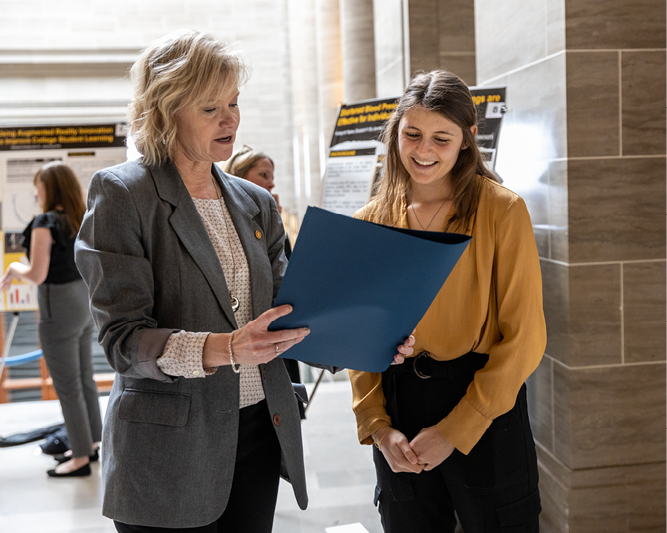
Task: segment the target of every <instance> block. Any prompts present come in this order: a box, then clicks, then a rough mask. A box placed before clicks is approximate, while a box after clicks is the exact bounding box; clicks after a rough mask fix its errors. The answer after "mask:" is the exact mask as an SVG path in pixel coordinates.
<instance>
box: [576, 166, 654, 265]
mask: <svg viewBox="0 0 667 533" xmlns="http://www.w3.org/2000/svg"><path fill="white" fill-rule="evenodd" d="M568 194H569V197H568V203H569V231H570V242H569V255H570V261H571V262H572V263H578V262H592V261H631V260H641V259H664V257H665V218H664V209H665V159H664V158H621V159H597V160H570V161H569V163H568Z"/></svg>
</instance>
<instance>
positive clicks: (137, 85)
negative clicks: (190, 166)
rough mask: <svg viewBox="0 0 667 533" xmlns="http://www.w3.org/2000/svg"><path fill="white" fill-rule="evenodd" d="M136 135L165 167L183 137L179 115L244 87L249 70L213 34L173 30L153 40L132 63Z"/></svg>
mask: <svg viewBox="0 0 667 533" xmlns="http://www.w3.org/2000/svg"><path fill="white" fill-rule="evenodd" d="M130 77H131V78H132V82H133V85H134V94H133V97H132V102H131V103H130V107H129V110H128V121H129V123H130V135H132V137H133V140H134V143H135V145H136V147H137V150H138V151H139V152H140V153H141V154H142V155H143V156H144V163H145V164H146V165H162V164H164V163H165V162H166V161H167V160H168V159H169V157H170V155H171V153H172V150H173V147H174V143H175V140H176V136H177V128H176V120H175V115H176V113H177V112H178V111H179V110H180V109H183V108H186V107H196V106H198V105H202V104H203V103H204V102H205V101H208V100H210V99H211V98H212V97H213V98H218V97H219V96H222V95H224V94H227V93H228V92H229V91H230V90H233V89H235V88H236V87H240V86H241V85H243V84H244V83H245V82H246V81H247V79H248V77H249V69H248V67H247V66H246V65H245V63H244V61H243V59H242V58H241V57H240V55H239V54H238V52H235V51H233V50H232V49H231V47H230V46H228V45H226V44H224V43H222V42H220V41H219V40H218V39H216V38H215V37H214V36H213V35H211V34H210V33H203V32H199V31H195V30H191V31H179V32H176V33H172V34H170V35H167V36H166V37H163V38H162V39H159V40H157V41H155V42H153V43H151V44H150V45H149V46H148V47H147V48H146V49H145V50H144V51H143V52H142V53H141V55H140V57H139V59H138V60H137V62H136V63H135V64H134V65H133V66H132V69H131V71H130Z"/></svg>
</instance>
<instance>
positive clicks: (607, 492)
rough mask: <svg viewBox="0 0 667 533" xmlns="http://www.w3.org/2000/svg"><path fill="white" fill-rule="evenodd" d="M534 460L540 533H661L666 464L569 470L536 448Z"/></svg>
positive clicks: (539, 448) (663, 513) (663, 528)
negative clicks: (609, 519)
mask: <svg viewBox="0 0 667 533" xmlns="http://www.w3.org/2000/svg"><path fill="white" fill-rule="evenodd" d="M537 458H538V468H539V473H540V494H541V496H542V514H541V515H540V531H541V532H542V533H552V532H557V533H566V532H569V531H578V532H581V533H591V532H593V533H597V532H599V533H606V531H620V532H623V533H631V532H632V533H634V532H640V531H641V532H647V533H648V532H651V533H652V532H656V533H657V532H662V531H664V530H665V505H664V501H665V463H664V462H661V463H654V464H644V465H630V466H612V467H604V468H588V469H583V470H572V469H569V468H567V467H566V466H565V465H564V464H563V463H561V462H560V461H559V460H558V459H557V458H556V457H554V456H553V455H552V454H550V453H549V452H548V451H546V450H544V448H542V447H541V446H540V445H539V444H538V446H537ZM612 502H614V509H613V510H612V511H609V508H610V507H611V504H612ZM606 511H607V512H606ZM608 515H612V516H614V517H615V518H616V522H617V524H609V523H608V522H607V516H608ZM619 527H621V529H618V528H619Z"/></svg>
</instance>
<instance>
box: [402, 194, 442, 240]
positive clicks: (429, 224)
mask: <svg viewBox="0 0 667 533" xmlns="http://www.w3.org/2000/svg"><path fill="white" fill-rule="evenodd" d="M451 194H452V193H449V194H448V195H447V198H445V201H444V202H442V203H441V204H440V207H438V210H437V211H436V212H435V215H433V218H432V219H431V222H429V223H428V225H427V226H426V227H424V226H423V225H422V223H421V222H420V221H419V217H418V216H417V211H415V206H414V205H412V204H410V207H412V213H413V214H414V215H415V218H416V219H417V223H418V224H419V225H420V226H421V229H423V230H424V231H427V230H428V228H430V227H431V224H433V221H434V220H435V217H437V216H438V213H439V212H440V210H441V209H442V206H443V205H445V204H446V203H447V200H449V197H450V196H451Z"/></svg>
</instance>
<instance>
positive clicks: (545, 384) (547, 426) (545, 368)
mask: <svg viewBox="0 0 667 533" xmlns="http://www.w3.org/2000/svg"><path fill="white" fill-rule="evenodd" d="M553 364H554V363H553V360H552V359H551V358H550V357H548V356H545V357H543V358H542V361H541V362H540V365H539V366H538V367H537V369H536V370H535V372H533V374H532V375H531V376H530V377H529V378H528V380H527V381H526V388H527V395H528V415H529V417H530V427H531V428H532V430H533V437H535V440H536V441H538V442H539V443H540V444H542V446H544V447H545V448H547V449H549V450H553V404H552V401H551V399H552V396H553V394H552V392H553V389H552V379H551V376H552V367H553Z"/></svg>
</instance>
